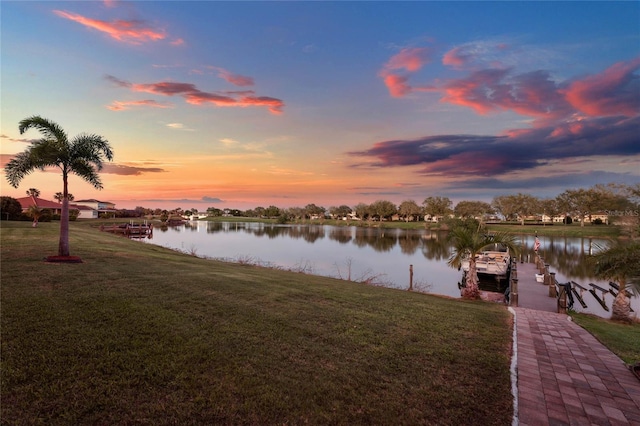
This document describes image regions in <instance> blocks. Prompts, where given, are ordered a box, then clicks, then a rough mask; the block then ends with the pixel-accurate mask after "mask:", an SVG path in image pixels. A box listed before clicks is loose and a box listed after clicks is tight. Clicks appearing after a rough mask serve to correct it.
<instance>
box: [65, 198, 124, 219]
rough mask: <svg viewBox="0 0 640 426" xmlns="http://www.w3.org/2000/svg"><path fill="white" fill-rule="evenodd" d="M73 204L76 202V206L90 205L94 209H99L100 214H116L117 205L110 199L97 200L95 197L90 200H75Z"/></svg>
mask: <svg viewBox="0 0 640 426" xmlns="http://www.w3.org/2000/svg"><path fill="white" fill-rule="evenodd" d="M73 204H75V205H76V206H86V207H90V208H92V209H93V210H95V211H97V213H98V215H99V214H100V213H104V214H115V212H116V205H115V204H114V203H110V202H109V201H100V200H95V199H93V198H91V199H88V200H77V201H76V200H74V201H73ZM81 213H82V212H81Z"/></svg>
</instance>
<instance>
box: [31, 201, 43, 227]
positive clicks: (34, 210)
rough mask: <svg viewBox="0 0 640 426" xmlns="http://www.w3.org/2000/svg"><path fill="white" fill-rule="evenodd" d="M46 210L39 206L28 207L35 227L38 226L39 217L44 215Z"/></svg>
mask: <svg viewBox="0 0 640 426" xmlns="http://www.w3.org/2000/svg"><path fill="white" fill-rule="evenodd" d="M42 213H44V210H43V209H41V208H40V207H38V206H34V205H30V206H29V208H28V209H27V215H28V216H30V217H32V218H33V225H31V226H33V227H34V228H35V227H37V226H38V219H40V217H41V216H42Z"/></svg>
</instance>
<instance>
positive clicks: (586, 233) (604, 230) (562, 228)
mask: <svg viewBox="0 0 640 426" xmlns="http://www.w3.org/2000/svg"><path fill="white" fill-rule="evenodd" d="M206 220H209V221H214V222H238V221H240V222H265V223H275V222H276V221H275V219H258V218H242V217H213V218H208V219H206ZM295 223H308V224H324V225H333V226H363V227H375V228H378V227H382V228H398V229H408V230H424V229H435V230H437V229H439V228H440V224H438V223H432V222H404V221H395V222H369V221H356V220H349V221H345V220H332V219H323V220H301V221H298V222H295ZM487 227H488V229H489V230H490V231H494V232H496V231H500V232H508V233H510V234H516V235H535V234H537V235H539V236H550V237H551V236H555V237H568V238H582V237H584V238H586V237H591V238H617V237H619V236H620V227H619V226H617V225H593V224H585V226H581V225H580V223H572V224H571V225H564V224H557V223H555V224H553V225H550V224H548V225H546V226H542V225H541V224H530V223H525V225H520V224H519V223H517V224H516V223H506V222H505V223H499V224H489V225H487Z"/></svg>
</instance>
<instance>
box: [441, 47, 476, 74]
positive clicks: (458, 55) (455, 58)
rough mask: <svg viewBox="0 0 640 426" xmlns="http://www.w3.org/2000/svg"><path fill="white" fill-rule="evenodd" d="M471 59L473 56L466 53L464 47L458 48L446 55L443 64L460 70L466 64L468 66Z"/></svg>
mask: <svg viewBox="0 0 640 426" xmlns="http://www.w3.org/2000/svg"><path fill="white" fill-rule="evenodd" d="M470 58H471V55H469V54H468V53H464V47H463V46H458V47H454V48H453V49H451V50H449V51H448V52H447V53H445V54H444V56H443V57H442V63H443V64H444V65H447V66H450V67H453V68H456V69H460V68H462V67H463V66H464V65H465V64H467V62H468V61H469V59H470Z"/></svg>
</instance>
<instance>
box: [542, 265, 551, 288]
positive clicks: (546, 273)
mask: <svg viewBox="0 0 640 426" xmlns="http://www.w3.org/2000/svg"><path fill="white" fill-rule="evenodd" d="M543 274H544V281H543V282H544V285H549V278H550V276H549V264H548V263H545V264H544V272H543Z"/></svg>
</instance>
